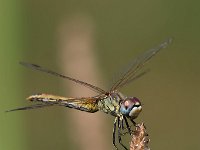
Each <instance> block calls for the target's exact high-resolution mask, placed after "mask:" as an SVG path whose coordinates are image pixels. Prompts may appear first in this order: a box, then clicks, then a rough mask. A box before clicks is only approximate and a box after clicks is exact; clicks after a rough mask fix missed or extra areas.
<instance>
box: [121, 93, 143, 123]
mask: <svg viewBox="0 0 200 150" xmlns="http://www.w3.org/2000/svg"><path fill="white" fill-rule="evenodd" d="M141 111H142V106H141V102H140V100H139V99H137V98H136V97H127V98H126V99H124V100H123V101H122V102H121V105H120V112H121V114H122V115H124V116H127V117H130V118H131V119H135V118H137V117H138V115H139V113H140V112H141Z"/></svg>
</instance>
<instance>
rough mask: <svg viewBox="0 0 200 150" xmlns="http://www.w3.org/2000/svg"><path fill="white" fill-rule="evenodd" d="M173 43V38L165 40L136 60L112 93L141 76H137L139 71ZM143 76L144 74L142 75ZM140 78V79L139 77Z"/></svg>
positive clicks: (117, 82)
mask: <svg viewBox="0 0 200 150" xmlns="http://www.w3.org/2000/svg"><path fill="white" fill-rule="evenodd" d="M171 42H172V38H169V39H167V40H165V41H164V42H163V43H161V44H160V45H158V46H157V47H155V48H153V49H150V50H148V51H146V52H145V53H144V54H142V55H141V56H139V57H137V58H135V59H134V60H133V62H132V64H131V66H130V67H129V68H128V69H127V71H125V72H124V73H123V74H122V75H121V77H120V78H119V79H118V80H117V81H116V82H115V83H114V84H113V85H112V87H111V89H110V91H114V90H117V89H119V88H121V87H123V86H124V85H126V84H127V83H129V82H131V81H133V80H134V79H137V78H138V77H139V76H140V75H139V76H138V75H137V74H136V73H137V71H138V70H140V69H141V68H142V67H143V66H144V64H145V63H146V62H147V61H149V60H150V59H151V58H152V57H153V56H154V55H156V54H157V53H158V52H159V51H160V50H161V49H163V48H165V47H167V46H168V45H169V44H170V43H171ZM142 74H143V73H142ZM137 76H138V77H137Z"/></svg>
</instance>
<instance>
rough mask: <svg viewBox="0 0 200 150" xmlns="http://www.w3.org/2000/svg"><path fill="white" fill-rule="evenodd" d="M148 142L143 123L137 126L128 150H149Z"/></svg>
mask: <svg viewBox="0 0 200 150" xmlns="http://www.w3.org/2000/svg"><path fill="white" fill-rule="evenodd" d="M149 141H150V139H149V138H148V134H147V132H146V128H145V126H144V123H141V124H137V125H136V127H135V131H134V133H133V135H132V139H131V143H130V150H150V148H149V147H148V143H149Z"/></svg>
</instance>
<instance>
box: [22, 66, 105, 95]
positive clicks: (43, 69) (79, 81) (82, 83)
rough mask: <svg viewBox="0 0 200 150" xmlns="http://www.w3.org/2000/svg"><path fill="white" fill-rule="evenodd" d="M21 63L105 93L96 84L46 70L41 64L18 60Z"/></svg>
mask: <svg viewBox="0 0 200 150" xmlns="http://www.w3.org/2000/svg"><path fill="white" fill-rule="evenodd" d="M20 64H21V65H23V66H25V67H28V68H32V69H34V70H39V71H42V72H45V73H49V74H51V75H54V76H57V77H61V78H64V79H68V80H70V81H73V82H75V83H78V84H80V85H83V86H85V87H87V88H90V89H92V90H94V91H95V92H97V93H100V94H103V93H106V91H104V90H103V89H101V88H99V87H97V86H94V85H92V84H89V83H86V82H84V81H81V80H77V79H74V78H72V77H68V76H65V75H62V74H59V73H56V72H54V71H51V70H48V69H46V68H43V67H41V66H38V65H35V64H30V63H25V62H20Z"/></svg>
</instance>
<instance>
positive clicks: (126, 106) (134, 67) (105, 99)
mask: <svg viewBox="0 0 200 150" xmlns="http://www.w3.org/2000/svg"><path fill="white" fill-rule="evenodd" d="M171 41H172V38H168V39H166V40H165V41H164V42H162V43H161V44H159V45H158V46H156V47H155V48H152V49H149V50H148V51H146V52H144V53H143V54H142V55H140V56H138V57H136V58H135V59H134V60H133V62H132V64H131V65H130V67H129V68H128V69H127V70H126V71H124V73H122V74H121V76H120V77H119V79H118V80H116V81H115V82H114V83H113V84H112V86H111V88H110V89H109V90H104V89H102V88H100V87H98V86H95V85H92V84H90V83H87V82H84V81H81V80H78V79H75V78H72V77H69V76H65V75H62V74H59V73H56V72H54V71H51V70H49V69H46V68H44V67H41V66H39V65H35V64H30V63H25V62H20V64H21V65H23V66H25V67H28V68H32V69H34V70H38V71H41V72H45V73H48V74H51V75H53V76H57V77H61V78H64V79H67V80H70V81H72V82H75V83H77V84H80V85H82V86H85V87H87V88H90V89H91V90H93V91H95V92H96V93H97V95H96V96H91V97H79V98H78V97H73V98H69V97H62V96H56V95H52V94H44V93H41V94H34V95H31V96H29V97H28V98H27V100H29V101H31V102H35V104H33V105H30V106H26V107H20V108H15V109H11V110H8V111H7V112H10V111H18V110H29V109H35V108H43V107H47V106H55V105H57V106H64V107H68V108H73V109H77V110H80V111H85V112H89V113H95V112H97V111H102V112H104V113H106V114H110V115H112V116H114V117H115V119H114V123H113V133H112V143H113V145H114V147H115V148H116V149H118V147H117V142H116V136H117V138H118V143H119V144H120V145H121V146H122V147H123V148H124V149H126V150H128V149H127V147H126V146H125V145H124V144H123V142H122V135H123V134H122V131H123V130H124V129H127V132H128V133H129V134H130V135H131V134H132V132H133V131H132V130H131V126H130V125H129V121H128V120H130V122H131V123H132V124H133V125H134V126H136V123H135V121H134V120H135V119H136V118H137V117H138V115H139V114H140V112H141V111H142V104H141V101H140V100H139V99H138V98H136V97H127V96H125V95H123V94H122V93H121V92H119V89H121V88H122V87H124V86H125V85H127V84H128V83H130V82H132V81H133V80H135V79H137V78H139V77H141V76H142V75H143V74H145V72H142V73H139V71H140V69H141V68H142V67H143V66H144V64H145V63H146V62H148V61H149V60H150V59H151V58H152V57H153V56H155V55H156V54H157V53H158V52H159V51H160V50H161V49H164V48H166V47H167V46H168V45H169V44H170V43H171ZM125 126H126V127H125Z"/></svg>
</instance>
